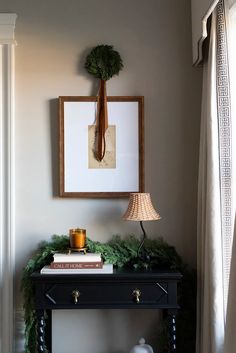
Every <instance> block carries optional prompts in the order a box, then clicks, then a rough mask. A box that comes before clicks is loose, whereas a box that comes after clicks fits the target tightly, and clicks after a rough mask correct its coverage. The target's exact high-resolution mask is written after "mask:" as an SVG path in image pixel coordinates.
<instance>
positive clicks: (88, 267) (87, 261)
mask: <svg viewBox="0 0 236 353" xmlns="http://www.w3.org/2000/svg"><path fill="white" fill-rule="evenodd" d="M112 272H113V265H112V264H104V263H103V261H102V257H101V254H97V253H87V254H82V253H71V254H64V253H56V254H54V255H53V262H52V263H51V264H50V265H49V266H44V267H43V268H42V269H41V271H40V273H42V274H79V273H81V274H82V273H83V274H90V273H91V274H94V273H112Z"/></svg>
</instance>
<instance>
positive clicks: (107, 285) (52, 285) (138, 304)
mask: <svg viewBox="0 0 236 353" xmlns="http://www.w3.org/2000/svg"><path fill="white" fill-rule="evenodd" d="M181 277H182V275H181V274H180V273H179V272H171V271H168V272H159V271H145V272H124V271H116V272H114V273H113V274H89V275H87V274H79V275H77V274H76V275H75V274H72V275H71V274H70V275H69V274H68V275H61V274H59V275H58V274H55V275H54V274H52V275H51V274H50V275H45V274H40V273H36V272H35V273H33V274H32V276H31V278H32V280H33V282H34V284H35V309H36V313H37V320H38V331H37V332H38V352H39V353H42V352H45V345H46V347H47V349H48V351H49V352H51V311H52V310H58V309H126V308H127V309H130V308H136V309H137V308H138V309H164V310H165V314H166V315H168V326H169V342H170V352H171V353H174V352H176V313H177V310H178V308H179V306H178V303H177V283H178V282H179V281H180V279H181ZM45 310H46V312H47V319H45V315H44V312H45Z"/></svg>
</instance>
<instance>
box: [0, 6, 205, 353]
mask: <svg viewBox="0 0 236 353" xmlns="http://www.w3.org/2000/svg"><path fill="white" fill-rule="evenodd" d="M0 12H15V13H17V14H18V19H17V24H16V39H17V42H18V46H17V47H16V289H15V291H16V307H17V308H18V309H20V307H21V299H20V294H19V278H20V274H21V269H22V266H23V265H24V264H25V263H26V261H27V259H28V258H29V256H30V254H31V253H32V251H33V250H34V249H35V247H36V246H37V244H38V243H39V242H40V241H41V240H44V239H49V238H50V236H51V234H54V233H57V234H62V233H67V231H68V229H69V228H70V227H74V226H79V227H85V228H86V229H87V233H88V236H90V237H91V238H92V239H94V240H101V241H103V240H107V239H109V238H110V237H111V235H112V234H117V233H119V234H127V233H130V232H132V233H135V234H137V235H138V234H139V233H140V231H139V226H138V224H136V223H135V224H132V222H123V221H122V220H121V215H122V213H123V212H124V210H125V208H126V205H127V200H93V199H90V200H89V199H87V200H83V199H75V200H72V199H60V198H58V197H57V196H55V190H56V189H57V185H58V175H57V167H58V162H57V124H56V121H57V108H56V99H57V97H58V96H59V95H91V94H95V93H96V91H95V88H94V87H95V82H94V81H93V79H92V78H91V77H90V76H88V75H87V74H86V72H85V70H84V69H83V64H84V59H85V56H86V54H87V53H88V51H89V50H90V49H91V47H93V46H96V45H98V44H101V43H105V44H113V45H114V46H115V48H116V49H117V50H118V51H119V52H120V54H121V56H122V58H123V61H124V70H123V71H122V72H121V73H120V75H119V77H116V78H114V79H112V80H111V81H110V82H109V83H108V94H110V95H144V96H145V138H146V145H145V162H146V166H145V173H146V191H149V192H151V195H152V199H153V203H154V205H155V206H156V208H157V209H158V211H159V212H160V214H161V215H162V220H161V221H158V222H150V223H149V224H147V225H146V229H147V232H148V234H149V236H151V237H157V236H158V235H161V236H163V238H164V239H165V240H167V241H168V242H169V243H170V244H172V245H174V246H176V248H177V250H178V251H179V253H180V254H181V255H182V256H183V257H184V259H185V260H186V261H187V262H188V263H190V264H191V265H195V260H196V186H197V157H198V133H199V114H200V86H201V71H200V70H199V69H193V68H192V67H191V24H190V2H189V0H178V1H177V0H148V1H141V0H120V1H115V0H100V1H98V0H97V1H96V0H86V1H82V0H69V1H66V0H47V1H46V0H43V1H29V0H2V1H1V5H0ZM85 314H86V315H85ZM107 318H109V320H107ZM145 318H146V321H145V320H144V319H145ZM54 319H55V320H54V335H55V336H56V337H57V340H56V342H57V343H56V344H57V346H55V347H54V353H55V352H56V353H64V352H65V349H66V351H67V353H76V352H79V351H81V352H82V351H83V353H86V352H92V351H94V352H95V353H100V352H101V353H104V352H107V353H108V352H109V353H111V352H117V353H118V352H127V351H129V348H130V346H131V345H132V344H134V343H135V341H136V340H137V339H138V338H139V336H140V335H145V336H146V337H149V339H150V340H151V341H152V342H153V340H154V338H155V330H153V329H151V328H150V326H151V325H150V324H148V322H147V321H148V320H149V319H150V323H152V322H153V321H155V320H156V318H155V314H153V313H152V314H151V313H150V312H144V313H138V312H132V313H128V314H127V313H125V312H124V311H121V312H119V313H118V312H115V313H114V312H112V311H111V312H110V311H109V313H108V314H107V315H105V314H104V313H102V312H96V311H91V312H88V311H83V312H82V313H81V314H80V315H75V314H74V313H73V314H72V313H71V314H70V315H69V314H68V312H66V313H59V312H58V313H55V315H54ZM147 319H148V320H147ZM62 321H63V322H66V323H67V324H66V328H65V330H64V329H63V325H62ZM84 322H85V323H86V324H85V325H84ZM109 322H110V323H109ZM138 322H140V323H142V325H141V326H139V325H138ZM143 322H146V323H145V324H143ZM111 323H112V324H111ZM128 323H129V325H133V326H135V329H133V331H132V332H131V333H130V335H129V333H128V332H127V325H128ZM70 326H71V327H72V328H71V330H72V332H73V330H74V335H73V338H71V340H72V343H70V342H71V340H70V341H69V340H66V338H65V337H66V334H68V333H69V327H70ZM85 327H86V328H87V330H84V328H85ZM154 327H155V325H154ZM78 328H80V329H79V330H78ZM118 329H119V330H118ZM17 330H18V331H19V329H17ZM114 330H115V331H114ZM62 332H63V334H62ZM114 332H115V333H114ZM76 333H77V334H76ZM86 335H90V337H93V338H94V339H92V340H91V338H90V339H85V338H84V337H86ZM99 337H102V340H100V339H99ZM107 337H109V340H108V339H107ZM114 337H117V339H115V338H114ZM87 340H88V341H89V344H88V347H87V348H86V345H83V349H82V350H79V349H77V348H76V346H78V344H79V345H80V344H81V342H83V343H85V341H87ZM116 341H117V342H116ZM78 342H80V343H78ZM20 351H21V348H20V345H19V347H18V348H17V352H20Z"/></svg>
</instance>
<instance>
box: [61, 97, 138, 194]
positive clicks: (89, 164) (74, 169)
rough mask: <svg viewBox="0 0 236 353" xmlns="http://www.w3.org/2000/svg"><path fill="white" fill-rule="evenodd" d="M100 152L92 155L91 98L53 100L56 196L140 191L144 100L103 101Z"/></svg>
mask: <svg viewBox="0 0 236 353" xmlns="http://www.w3.org/2000/svg"><path fill="white" fill-rule="evenodd" d="M107 102H108V103H107V105H108V128H107V130H106V135H105V140H106V153H105V156H104V159H103V160H102V161H101V162H98V161H97V159H96V158H95V155H94V143H95V134H96V125H95V124H96V108H97V97H95V96H91V97H83V96H81V97H65V96H63V97H59V168H60V183H59V184H60V194H59V195H60V196H61V197H85V198H89V197H91V198H92V197H127V196H128V195H129V194H130V192H143V191H144V98H143V97H142V96H137V97H120V96H118V97H115V96H114V97H107Z"/></svg>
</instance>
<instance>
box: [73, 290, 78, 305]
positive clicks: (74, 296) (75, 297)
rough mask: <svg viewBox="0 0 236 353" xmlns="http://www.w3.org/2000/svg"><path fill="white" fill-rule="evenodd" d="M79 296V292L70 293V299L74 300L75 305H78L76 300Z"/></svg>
mask: <svg viewBox="0 0 236 353" xmlns="http://www.w3.org/2000/svg"><path fill="white" fill-rule="evenodd" d="M79 296H80V291H79V290H77V289H76V290H73V292H72V297H73V298H74V303H75V304H77V303H78V299H79Z"/></svg>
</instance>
